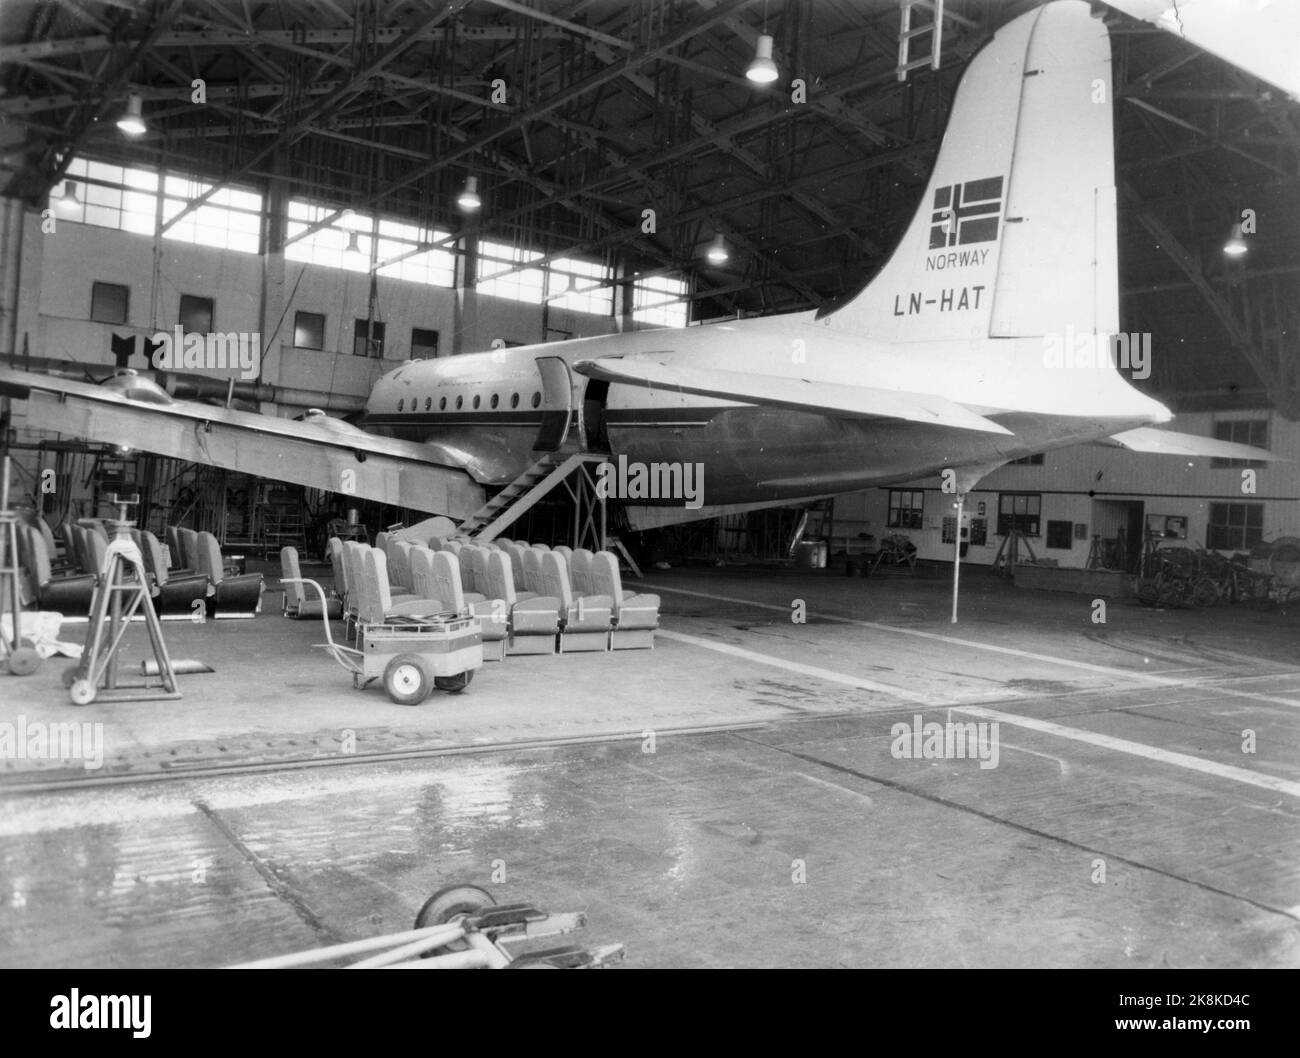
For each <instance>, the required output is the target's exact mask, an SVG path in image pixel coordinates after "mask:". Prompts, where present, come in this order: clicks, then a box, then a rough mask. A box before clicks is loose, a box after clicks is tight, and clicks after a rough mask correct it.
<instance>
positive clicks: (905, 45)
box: [897, 0, 943, 81]
mask: <svg viewBox="0 0 1300 1058" xmlns="http://www.w3.org/2000/svg"><path fill="white" fill-rule="evenodd" d="M899 7H900V15H901V21H900V23H899V27H898V68H897V73H898V79H899V80H900V81H906V80H907V75H908V73H909V72H910V71H912V70H919V69H920V68H921V67H922V66H929V67H930V69H931V70H937V69H939V53H940V50H941V48H942V45H943V0H900V3H899ZM913 8H920V9H921V10H923V11H929V12H930V13H931V16H932V19H931V21H929V22H927V23H925V24H924V25H920V26H913V25H912V9H913ZM927 35H928V36H929V37H930V54H929V55H922V56H921V57H920V58H919V59H913V58H912V54H911V51H912V41H913V40H915V39H916V38H917V37H924V36H927Z"/></svg>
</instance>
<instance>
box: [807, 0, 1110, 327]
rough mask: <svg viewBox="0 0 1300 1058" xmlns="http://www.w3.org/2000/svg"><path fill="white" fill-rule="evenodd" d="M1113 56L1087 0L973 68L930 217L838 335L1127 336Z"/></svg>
mask: <svg viewBox="0 0 1300 1058" xmlns="http://www.w3.org/2000/svg"><path fill="white" fill-rule="evenodd" d="M1111 93H1112V89H1111V58H1110V44H1109V39H1108V36H1107V31H1106V27H1105V26H1104V25H1103V24H1102V22H1101V21H1100V20H1098V19H1094V18H1092V17H1091V15H1090V12H1089V6H1088V4H1087V3H1084V2H1082V0H1061V2H1058V3H1050V4H1047V5H1045V6H1044V7H1041V8H1037V9H1036V10H1034V11H1031V12H1029V13H1027V14H1025V15H1022V16H1021V17H1019V18H1017V19H1015V20H1013V21H1012V22H1009V23H1008V24H1007V25H1006V26H1004V27H1002V28H1001V29H1000V30H999V31H998V32H997V34H996V35H995V36H994V38H993V39H992V40H991V41H990V42H989V43H988V44H987V45H985V46H984V48H983V49H981V50H980V51H979V52H978V53H977V54H976V55H975V57H974V58H973V59H972V60H971V63H970V65H969V66H968V67H967V69H966V72H965V73H964V75H963V76H962V79H961V83H960V85H959V86H958V89H957V95H956V99H955V101H954V103H953V108H952V112H951V114H950V116H949V121H948V127H947V130H946V131H945V133H944V138H943V144H942V146H941V147H940V150H939V156H938V158H937V160H936V162H935V166H934V171H933V173H932V174H931V177H930V182H929V185H928V186H927V187H926V191H925V197H924V198H923V200H922V202H921V205H920V208H919V209H918V211H917V213H916V215H915V216H914V217H913V219H912V222H911V225H910V226H909V227H908V229H907V231H906V233H905V235H904V236H903V239H902V241H901V242H900V244H899V245H898V247H897V249H896V250H895V251H894V253H893V255H892V256H891V257H890V259H889V261H888V262H887V263H886V265H885V266H884V268H882V269H881V271H880V272H879V273H878V274H877V275H876V276H875V277H874V278H873V280H872V281H871V283H870V284H869V285H868V286H867V287H866V288H865V289H864V290H862V291H861V292H860V293H859V294H858V295H857V296H856V297H854V298H853V299H852V300H850V301H849V302H847V303H846V304H844V305H842V306H841V307H839V308H836V309H832V310H830V311H826V310H823V313H822V314H821V316H820V319H821V322H822V323H824V324H825V325H826V326H828V327H830V328H834V329H844V330H849V331H852V332H853V333H855V334H859V335H864V336H866V337H871V338H879V339H881V340H887V341H895V342H898V341H901V342H908V341H933V340H936V339H981V338H990V337H992V338H1003V337H1005V338H1015V337H1031V336H1047V335H1060V334H1062V333H1066V332H1067V330H1073V332H1074V333H1075V334H1083V333H1094V334H1099V335H1110V334H1114V333H1115V332H1117V331H1118V330H1119V291H1118V287H1119V283H1118V265H1117V249H1116V211H1115V163H1114V143H1113V130H1112V101H1111Z"/></svg>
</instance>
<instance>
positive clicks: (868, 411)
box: [574, 357, 1011, 434]
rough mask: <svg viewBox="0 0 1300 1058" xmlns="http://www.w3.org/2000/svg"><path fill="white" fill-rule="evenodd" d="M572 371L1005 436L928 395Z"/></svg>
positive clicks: (650, 364)
mask: <svg viewBox="0 0 1300 1058" xmlns="http://www.w3.org/2000/svg"><path fill="white" fill-rule="evenodd" d="M574 370H575V371H577V372H578V374H580V375H586V376H587V377H588V378H598V379H603V380H604V381H606V382H621V383H624V384H625V385H629V386H643V387H645V388H647V389H666V390H675V391H677V392H679V393H692V394H695V395H697V396H701V397H718V398H720V399H722V400H733V401H738V402H740V403H743V404H759V405H764V406H767V407H773V408H789V409H791V410H792V411H806V412H812V413H814V414H817V415H828V416H831V417H833V418H839V419H857V418H871V419H908V420H911V421H913V422H925V423H932V424H934V425H936V426H948V427H952V428H953V429H958V430H979V431H981V432H983V433H1001V434H1009V433H1010V432H1011V431H1010V430H1008V429H1006V428H1005V427H1003V426H999V425H998V424H997V423H995V422H994V421H993V420H992V419H986V418H984V416H982V415H977V414H975V412H973V411H970V410H968V409H967V408H963V407H962V406H961V405H960V404H957V403H955V402H954V401H951V400H948V399H947V398H946V397H940V396H937V395H935V394H932V393H905V392H902V391H900V390H893V389H876V388H873V387H870V386H851V385H844V384H842V383H830V382H813V381H810V380H809V379H806V378H783V377H778V376H775V375H751V374H745V373H742V372H739V371H716V370H711V369H707V368H699V367H678V366H676V365H670V364H665V363H663V362H660V361H651V360H640V359H636V360H634V359H630V358H618V357H604V358H601V359H599V360H579V361H578V362H577V363H576V364H574Z"/></svg>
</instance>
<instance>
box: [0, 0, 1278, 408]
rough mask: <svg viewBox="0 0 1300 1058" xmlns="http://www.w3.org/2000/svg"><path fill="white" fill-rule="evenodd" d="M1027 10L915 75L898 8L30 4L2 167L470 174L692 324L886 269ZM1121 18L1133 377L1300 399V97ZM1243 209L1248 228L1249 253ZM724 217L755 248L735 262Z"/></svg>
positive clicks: (986, 18) (147, 0) (11, 42)
mask: <svg viewBox="0 0 1300 1058" xmlns="http://www.w3.org/2000/svg"><path fill="white" fill-rule="evenodd" d="M1034 6H1036V3H1035V0H1009V2H997V0H948V2H947V4H946V5H945V18H944V26H943V36H942V52H941V55H942V62H941V64H940V68H939V69H938V70H930V69H929V68H925V69H920V70H916V71H913V72H912V73H910V74H909V75H908V78H907V80H906V82H903V83H900V82H899V81H898V79H897V76H896V73H895V68H896V65H897V62H898V31H899V5H898V3H897V2H896V0H770V2H769V0H626V2H624V0H568V2H562V0H555V2H541V0H452V2H450V3H448V2H434V0H403V2H397V3H382V2H379V0H276V2H273V3H266V2H257V0H139V2H135V0H58V2H48V0H47V2H38V0H7V2H6V3H5V4H4V5H3V8H2V9H0V64H2V65H3V73H2V74H0V92H3V95H0V117H2V118H3V124H2V125H0V151H2V154H0V184H3V185H4V188H5V190H4V193H5V194H7V195H11V196H18V197H21V198H24V199H25V200H27V201H28V202H29V203H30V204H31V205H33V206H40V205H43V204H44V202H45V197H46V195H47V194H48V192H49V189H50V188H51V187H52V186H53V185H54V184H55V183H57V181H58V180H59V178H60V176H61V173H62V169H63V166H64V165H65V164H66V162H67V161H68V160H69V159H70V158H71V157H72V156H73V155H74V154H77V153H82V154H88V155H92V156H96V157H101V158H104V159H107V160H116V161H121V162H137V163H138V162H142V161H148V162H150V163H153V164H158V165H162V166H166V167H169V168H174V169H189V170H192V171H194V172H196V173H199V174H203V175H206V176H209V177H214V178H217V179H219V180H221V181H226V182H233V183H237V184H252V185H256V186H259V187H262V188H264V189H265V188H268V187H272V186H277V187H279V188H281V189H283V191H284V192H285V193H287V194H289V195H296V196H304V195H305V196H312V197H315V198H319V199H322V200H324V201H327V202H330V203H333V204H337V206H338V208H339V209H340V210H341V209H343V208H344V207H352V208H355V209H357V210H358V211H364V210H365V209H367V208H371V207H380V208H382V210H383V212H384V213H385V214H388V215H400V216H406V217H408V218H410V219H411V220H413V221H416V222H418V223H421V224H427V225H430V226H433V225H437V226H440V227H443V228H449V229H451V230H452V231H459V230H461V228H462V227H463V226H464V224H465V223H466V221H465V220H464V218H463V216H462V215H461V214H459V213H458V212H457V211H456V209H455V207H454V204H453V202H454V198H455V196H456V193H457V191H458V190H459V189H460V188H461V187H462V186H463V184H464V182H465V179H466V177H467V176H468V175H475V176H477V178H478V182H479V189H480V191H481V192H482V193H483V198H484V209H483V213H482V216H481V217H480V218H479V219H477V220H476V221H474V222H473V223H475V224H477V225H478V226H479V228H480V230H481V231H483V232H484V233H489V234H491V235H492V236H493V237H495V238H504V239H507V240H514V241H517V242H520V243H524V244H528V245H530V246H531V247H532V248H534V249H537V250H541V251H543V252H545V253H547V254H554V255H556V256H569V255H574V254H578V255H596V256H601V255H610V256H617V257H619V258H621V259H623V260H625V261H626V262H627V263H628V265H629V268H633V269H639V270H641V271H643V272H644V271H653V270H680V271H683V272H686V273H689V274H691V275H692V276H693V277H694V282H695V293H694V294H693V298H694V299H695V301H696V304H695V306H694V309H693V312H694V317H695V318H709V317H713V316H718V315H722V314H733V313H746V314H748V313H771V312H782V311H791V310H795V309H800V308H807V307H812V306H820V305H824V304H827V303H829V302H833V301H834V300H835V299H836V298H837V297H840V296H843V295H844V294H845V293H848V292H851V291H853V290H854V289H856V288H857V287H858V286H859V285H860V284H861V283H862V282H863V281H864V280H866V279H867V278H869V277H870V275H871V274H872V273H873V272H874V270H875V269H876V268H878V267H879V265H880V264H882V263H883V261H884V259H885V257H886V256H887V255H888V252H889V250H890V248H891V246H892V245H893V243H894V241H895V240H896V239H897V238H898V237H899V236H900V235H901V233H902V229H903V227H904V226H905V225H906V223H907V221H908V219H909V218H910V216H911V214H912V212H913V210H914V209H915V208H916V206H917V205H918V202H919V198H920V195H921V191H922V189H923V187H924V184H925V180H926V174H927V172H928V170H929V167H930V165H931V163H932V162H933V159H934V155H935V153H936V150H937V148H938V144H939V140H940V138H941V136H942V132H943V126H944V120H945V117H946V114H947V110H948V107H949V105H950V104H951V100H952V94H953V90H954V88H955V86H956V83H957V80H958V79H959V77H960V74H961V70H962V67H963V65H964V62H965V60H966V59H967V58H969V56H970V55H971V54H972V53H973V52H974V51H975V50H976V49H977V48H978V47H979V46H980V45H981V44H982V43H983V42H984V41H985V40H987V39H988V37H989V36H990V35H991V33H992V32H993V31H994V30H995V29H996V28H997V27H998V26H999V25H1001V24H1002V23H1003V22H1005V21H1007V20H1008V19H1009V18H1012V17H1014V16H1015V15H1017V14H1019V13H1021V12H1023V11H1024V10H1027V9H1029V8H1031V7H1034ZM1098 13H1099V14H1102V15H1104V17H1105V19H1106V21H1107V23H1108V24H1109V25H1110V27H1111V30H1112V34H1113V47H1114V54H1115V86H1114V88H1115V93H1116V96H1117V99H1118V103H1117V111H1116V127H1117V139H1118V142H1117V165H1118V182H1119V185H1120V203H1121V213H1120V244H1121V288H1122V321H1123V326H1124V328H1125V329H1126V330H1128V331H1130V332H1142V331H1149V332H1151V334H1152V339H1151V343H1152V351H1153V356H1152V361H1153V372H1152V376H1151V378H1150V379H1149V380H1147V381H1146V382H1145V383H1142V385H1144V386H1145V387H1146V388H1148V389H1150V390H1152V391H1153V392H1155V393H1157V394H1158V395H1160V396H1161V397H1162V398H1164V399H1167V400H1170V401H1171V403H1173V404H1174V405H1175V406H1176V407H1179V408H1183V409H1187V408H1191V407H1199V406H1211V405H1212V406H1216V407H1218V406H1224V405H1225V404H1240V405H1241V406H1250V405H1261V404H1263V403H1265V402H1268V403H1271V404H1272V405H1273V406H1275V407H1277V408H1278V409H1279V410H1280V411H1282V413H1283V414H1285V415H1287V416H1288V417H1291V418H1295V417H1300V380H1298V377H1297V375H1298V367H1300V338H1298V337H1297V335H1298V334H1300V318H1298V317H1300V253H1297V247H1300V210H1298V209H1297V205H1296V203H1297V192H1300V175H1298V174H1300V104H1297V103H1296V102H1295V101H1292V100H1289V99H1287V98H1286V97H1285V96H1284V95H1283V93H1281V92H1279V91H1278V90H1276V89H1274V88H1271V87H1270V86H1269V85H1267V84H1266V83H1264V82H1262V81H1260V80H1258V79H1256V78H1254V77H1252V76H1251V75H1250V74H1248V73H1246V72H1244V71H1241V70H1239V69H1237V68H1235V67H1232V66H1230V65H1228V64H1226V63H1224V62H1223V61H1221V60H1219V59H1217V58H1215V57H1213V56H1211V55H1208V54H1206V53H1204V52H1202V51H1200V50H1199V49H1197V48H1195V47H1194V46H1192V45H1190V44H1188V43H1186V42H1184V41H1182V40H1180V39H1178V38H1177V37H1175V36H1173V35H1171V34H1168V33H1164V32H1161V31H1159V30H1157V29H1155V28H1154V27H1152V26H1150V25H1148V24H1146V23H1142V22H1138V21H1135V20H1133V19H1130V18H1128V17H1127V16H1124V15H1122V14H1120V13H1118V12H1116V11H1113V10H1112V9H1109V8H1104V7H1101V6H1100V5H1098ZM765 30H766V32H768V33H770V34H771V35H772V36H773V37H774V38H775V41H776V46H775V47H776V51H775V59H776V61H777V64H778V66H779V68H780V70H781V77H780V79H779V80H778V81H777V82H775V84H773V85H771V86H769V87H756V86H755V85H754V84H753V83H751V82H750V81H748V80H746V78H745V69H746V67H747V65H748V64H749V62H750V60H751V59H752V58H753V55H754V49H755V45H756V42H757V38H758V36H759V34H761V33H763V32H764V31H765ZM917 46H918V47H919V49H920V50H921V51H922V52H925V51H926V50H927V42H926V41H924V40H922V41H920V42H918V45H917ZM1261 46H1263V45H1261ZM795 77H800V78H803V79H804V81H805V83H806V101H803V102H795V101H792V84H791V81H792V78H795ZM196 78H201V79H202V80H203V82H204V85H205V89H206V102H205V103H202V104H199V103H195V102H193V101H192V99H193V92H194V90H193V88H192V84H193V82H194V80H195V79H196ZM494 82H495V83H496V84H497V86H499V87H504V89H505V100H504V102H494V101H493V99H492V96H493V90H494ZM129 93H135V94H139V95H140V96H142V97H143V100H144V116H145V119H146V121H147V123H148V131H147V132H146V134H145V135H143V136H142V137H140V138H138V139H135V140H128V139H127V138H126V137H124V136H122V135H121V134H120V133H119V131H118V130H117V128H116V127H115V125H114V121H115V119H116V116H117V114H118V113H119V112H120V111H121V110H122V108H123V106H124V104H125V101H126V98H127V95H128V94H129ZM646 209H653V210H654V211H655V222H656V231H655V232H653V233H648V232H646V231H644V230H643V223H642V221H643V217H644V213H643V211H644V210H646ZM1243 210H1252V211H1253V215H1254V218H1255V229H1256V231H1255V234H1253V235H1251V236H1250V239H1249V247H1250V252H1249V253H1247V254H1246V255H1245V256H1244V257H1243V258H1238V259H1235V260H1229V259H1227V258H1225V257H1224V255H1223V254H1222V252H1221V250H1222V245H1223V242H1224V240H1225V238H1226V237H1227V235H1228V232H1229V229H1230V227H1231V225H1232V224H1233V222H1234V221H1237V220H1240V219H1241V216H1242V211H1243ZM718 233H721V234H722V235H723V236H724V237H725V238H726V239H727V241H728V243H729V244H730V246H731V250H732V256H731V259H730V260H729V261H728V262H727V264H726V265H724V266H722V267H713V266H711V265H709V264H708V263H707V262H706V261H705V260H704V258H703V253H702V251H703V249H704V247H705V246H706V245H707V244H708V242H709V241H710V240H711V239H713V237H714V236H715V234H718Z"/></svg>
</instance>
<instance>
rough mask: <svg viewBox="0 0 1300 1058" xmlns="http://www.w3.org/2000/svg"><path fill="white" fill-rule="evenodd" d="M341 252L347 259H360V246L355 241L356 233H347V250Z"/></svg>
mask: <svg viewBox="0 0 1300 1058" xmlns="http://www.w3.org/2000/svg"><path fill="white" fill-rule="evenodd" d="M343 252H344V253H345V254H347V255H348V256H349V257H352V256H355V257H360V256H361V244H360V243H359V242H358V241H357V233H356V232H354V231H353V232H349V233H348V248H347V249H346V250H344V251H343Z"/></svg>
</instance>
